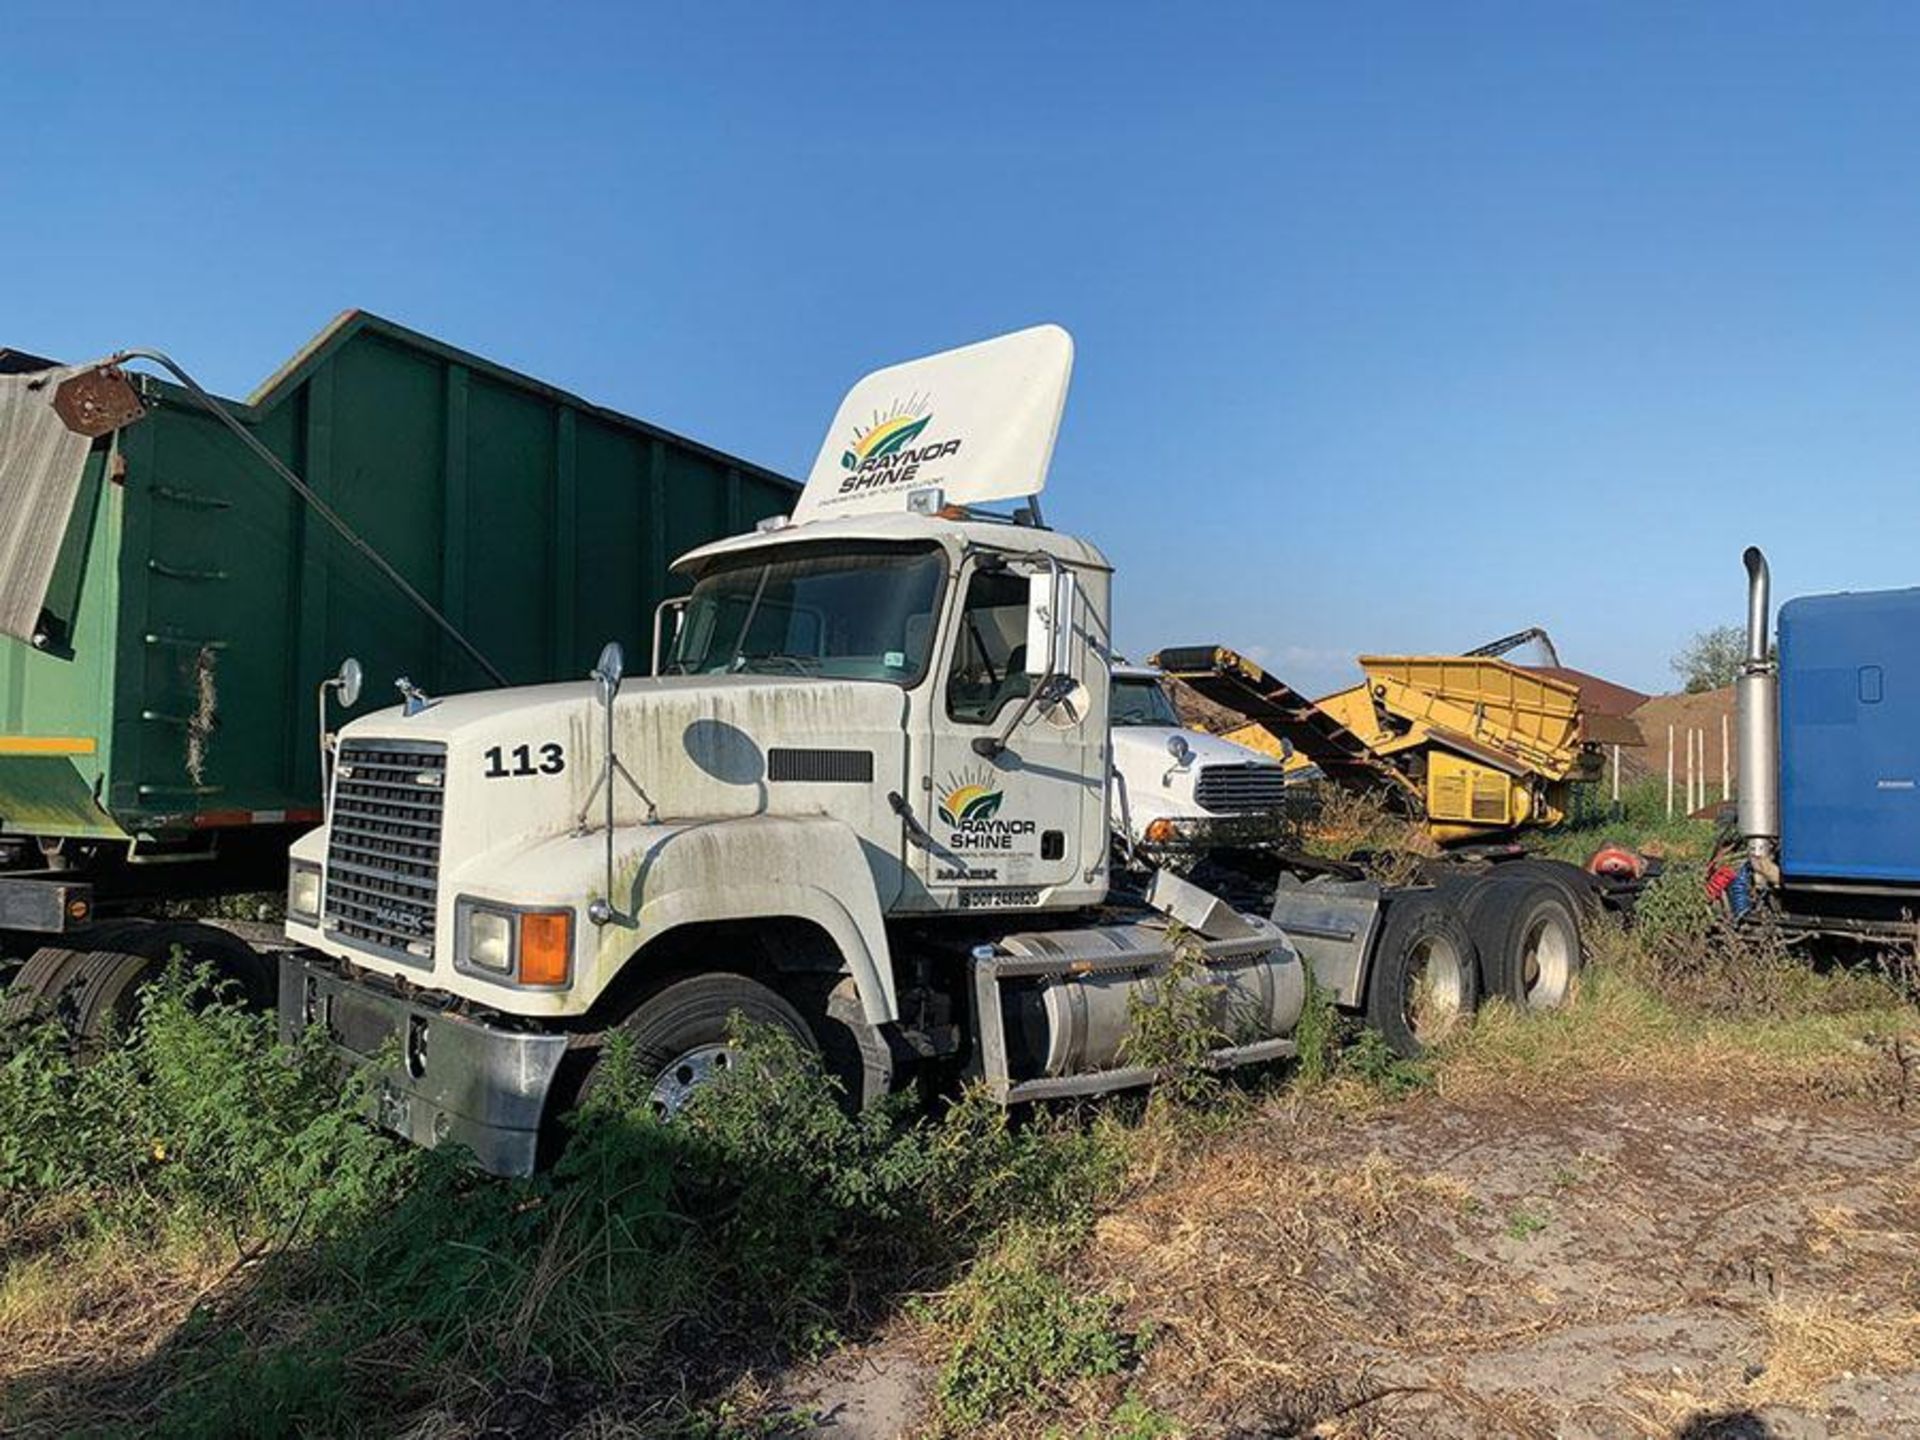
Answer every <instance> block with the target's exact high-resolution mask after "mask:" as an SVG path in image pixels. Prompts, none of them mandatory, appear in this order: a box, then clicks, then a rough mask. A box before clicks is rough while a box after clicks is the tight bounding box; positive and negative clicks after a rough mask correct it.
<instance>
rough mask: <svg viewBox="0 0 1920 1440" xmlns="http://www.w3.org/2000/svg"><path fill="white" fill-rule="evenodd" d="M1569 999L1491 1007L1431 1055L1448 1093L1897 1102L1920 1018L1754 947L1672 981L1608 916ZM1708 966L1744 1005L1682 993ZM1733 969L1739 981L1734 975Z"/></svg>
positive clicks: (1847, 981) (1871, 990)
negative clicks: (1707, 1086) (1787, 1092)
mask: <svg viewBox="0 0 1920 1440" xmlns="http://www.w3.org/2000/svg"><path fill="white" fill-rule="evenodd" d="M1590 944H1591V946H1592V949H1593V952H1594V953H1593V955H1592V956H1591V958H1590V962H1589V968H1588V969H1587V971H1586V972H1585V973H1584V974H1583V976H1582V977H1581V981H1580V984H1579V987H1578V993H1577V994H1576V997H1575V1003H1573V1004H1570V1005H1568V1006H1565V1007H1563V1008H1562V1009H1560V1010H1557V1011H1554V1012H1551V1013H1549V1014H1544V1015H1541V1014H1526V1015H1523V1014H1520V1013H1518V1012H1516V1011H1515V1010H1513V1009H1511V1008H1510V1007H1508V1006H1506V1005H1504V1004H1499V1003H1494V1004H1489V1005H1486V1006H1484V1007H1483V1008H1482V1010H1481V1012H1480V1014H1479V1016H1478V1017H1477V1019H1476V1021H1475V1023H1474V1025H1473V1026H1472V1027H1471V1029H1470V1030H1468V1031H1467V1032H1465V1033H1464V1034H1462V1035H1460V1036H1458V1037H1457V1038H1456V1039H1454V1040H1453V1041H1451V1042H1450V1043H1449V1044H1448V1046H1447V1047H1446V1049H1445V1052H1444V1053H1443V1054H1442V1056H1441V1057H1440V1059H1439V1063H1438V1066H1437V1073H1438V1078H1439V1083H1440V1087H1441V1089H1442V1091H1443V1093H1446V1094H1448V1095H1453V1096H1458V1097H1467V1096H1472V1095H1477V1094H1486V1093H1503V1094H1515V1093H1555V1092H1559V1093H1565V1092H1567V1091H1569V1090H1572V1089H1577V1088H1580V1087H1584V1086H1588V1085H1591V1084H1593V1083H1595V1082H1600V1081H1606V1080H1609V1079H1630V1078H1634V1077H1639V1076H1645V1075H1648V1074H1657V1075H1660V1076H1662V1077H1665V1078H1666V1079H1668V1080H1669V1081H1671V1082H1672V1083H1674V1084H1675V1085H1682V1084H1704V1083H1711V1084H1713V1085H1714V1086H1715V1087H1716V1091H1717V1092H1721V1093H1725V1092H1726V1091H1729V1090H1731V1091H1738V1092H1745V1093H1757V1092H1760V1091H1765V1090H1769V1089H1776V1088H1779V1087H1781V1086H1787V1087H1790V1088H1807V1089H1812V1090H1814V1091H1816V1092H1817V1093H1820V1094H1822V1095H1827V1096H1832V1097H1844V1096H1855V1097H1871V1098H1895V1097H1896V1096H1897V1095H1902V1094H1904V1092H1905V1091H1906V1090H1907V1088H1908V1086H1909V1077H1908V1074H1907V1072H1908V1070H1909V1069H1910V1068H1911V1067H1909V1066H1907V1065H1905V1064H1904V1063H1903V1061H1902V1056H1903V1055H1906V1054H1909V1053H1910V1052H1911V1049H1912V1047H1913V1045H1914V1043H1915V1040H1914V1037H1915V1036H1916V1034H1917V1033H1920V1014H1917V1013H1916V1012H1915V1010H1914V1008H1913V1007H1912V1006H1911V1005H1910V1004H1906V1003H1903V1001H1902V1000H1901V998H1900V997H1899V995H1898V994H1897V993H1896V992H1895V991H1894V990H1893V989H1892V988H1891V987H1889V986H1887V985H1885V984H1884V983H1882V982H1880V981H1878V980H1876V979H1870V978H1863V977H1855V976H1847V975H1841V976H1834V977H1823V976H1820V975H1816V974H1815V973H1813V972H1812V971H1811V970H1810V969H1808V967H1806V966H1805V965H1804V964H1801V963H1799V962H1784V961H1781V960H1780V959H1778V958H1777V957H1776V956H1775V955H1773V954H1770V953H1768V952H1765V951H1763V950H1761V949H1759V948H1757V947H1748V948H1745V949H1742V950H1739V951H1736V952H1734V953H1731V954H1726V955H1721V956H1718V957H1715V958H1712V959H1702V960H1701V961H1699V962H1698V963H1697V964H1696V965H1694V966H1693V967H1691V968H1690V969H1689V971H1688V973H1686V974H1684V975H1681V976H1678V977H1676V976H1675V975H1674V973H1673V971H1672V968H1671V967H1670V966H1666V965H1663V964H1662V963H1661V962H1660V961H1659V960H1658V959H1657V958H1654V957H1650V956H1649V953H1648V948H1647V947H1646V946H1644V945H1642V944H1640V943H1639V942H1638V941H1636V939H1635V937H1634V936H1632V935H1631V934H1629V933H1627V932H1624V931H1622V930H1621V929H1620V928H1619V927H1618V926H1617V925H1613V924H1607V923H1600V924H1596V925H1595V926H1593V927H1592V929H1591V932H1590ZM1709 972H1711V973H1714V974H1719V975H1721V976H1722V977H1724V980H1725V988H1723V989H1722V991H1721V992H1720V993H1722V994H1723V995H1725V994H1727V993H1728V992H1729V991H1731V990H1733V989H1735V988H1736V987H1737V988H1738V989H1739V992H1740V994H1741V995H1742V997H1743V998H1742V999H1741V1001H1740V1002H1739V1003H1733V1002H1731V1001H1728V1002H1726V1003H1723V1004H1721V1005H1718V1006H1716V1007H1714V1008H1713V1009H1711V1010H1708V1009H1704V1008H1703V1007H1700V1006H1697V1005H1694V1004H1691V1003H1689V999H1690V997H1691V995H1692V993H1693V992H1694V990H1695V989H1696V988H1697V987H1698V986H1699V985H1700V984H1702V983H1705V981H1704V979H1703V977H1704V976H1706V975H1707V974H1708V973H1709ZM1736 977H1737V978H1736Z"/></svg>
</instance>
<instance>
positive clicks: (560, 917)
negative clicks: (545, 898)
mask: <svg viewBox="0 0 1920 1440" xmlns="http://www.w3.org/2000/svg"><path fill="white" fill-rule="evenodd" d="M572 966H573V912H572V911H571V910H540V911H534V912H532V913H530V914H526V915H522V916H521V917H520V983H521V984H522V985H564V984H566V983H567V974H568V972H569V971H570V970H571V969H572Z"/></svg>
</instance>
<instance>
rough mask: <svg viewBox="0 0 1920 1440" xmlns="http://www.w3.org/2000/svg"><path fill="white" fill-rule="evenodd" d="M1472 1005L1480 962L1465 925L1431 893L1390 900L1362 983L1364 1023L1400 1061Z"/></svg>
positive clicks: (1443, 1033)
mask: <svg viewBox="0 0 1920 1440" xmlns="http://www.w3.org/2000/svg"><path fill="white" fill-rule="evenodd" d="M1479 1003H1480V965H1479V961H1478V958H1477V957H1476V955H1475V953H1474V948H1473V941H1472V939H1471V938H1470V937H1469V936H1468V934H1467V927H1466V924H1465V922H1464V921H1462V920H1461V918H1460V916H1459V914H1458V913H1457V912H1456V911H1455V910H1454V908H1453V907H1452V906H1451V905H1450V904H1448V903H1447V902H1446V901H1445V900H1443V899H1442V898H1441V897H1440V896H1439V895H1437V894H1411V895H1404V896H1399V897H1396V898H1395V899H1394V900H1393V901H1392V902H1391V903H1390V904H1389V905H1388V907H1387V918H1386V924H1385V926H1384V927H1383V928H1382V930H1381V932H1380V943H1379V946H1378V947H1377V949H1376V950H1375V951H1374V960H1373V971H1372V974H1371V975H1370V976H1369V977H1368V981H1367V1023H1368V1024H1369V1025H1371V1026H1372V1027H1373V1028H1374V1029H1376V1030H1378V1031H1379V1032H1380V1034H1381V1035H1382V1036H1383V1037H1384V1038H1385V1040H1386V1042H1387V1045H1388V1048H1390V1049H1391V1050H1392V1051H1393V1053H1394V1054H1396V1055H1399V1056H1401V1057H1402V1058H1403V1059H1408V1060H1413V1059H1418V1058H1419V1057H1420V1056H1421V1055H1423V1054H1425V1053H1426V1051H1427V1050H1428V1049H1429V1048H1430V1047H1432V1046H1434V1045H1437V1044H1439V1043H1440V1042H1441V1041H1442V1040H1445V1039H1446V1038H1447V1037H1448V1036H1450V1035H1452V1034H1454V1033H1455V1032H1456V1031H1457V1030H1458V1029H1459V1028H1460V1027H1461V1026H1462V1025H1464V1024H1465V1023H1466V1022H1467V1020H1468V1018H1469V1017H1470V1016H1471V1015H1472V1014H1473V1012H1474V1010H1475V1008H1476V1007H1477V1006H1478V1005H1479Z"/></svg>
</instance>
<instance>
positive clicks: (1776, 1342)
mask: <svg viewBox="0 0 1920 1440" xmlns="http://www.w3.org/2000/svg"><path fill="white" fill-rule="evenodd" d="M1844 1303H1845V1302H1844V1300H1843V1299H1841V1297H1836V1296H1830V1295H1828V1296H1819V1297H1816V1298H1810V1299H1806V1300H1798V1301H1777V1302H1775V1303H1774V1304H1771V1305H1769V1306H1767V1308H1766V1310H1765V1311H1764V1312H1763V1314H1762V1319H1763V1321H1764V1323H1765V1326H1766V1351H1765V1359H1764V1361H1763V1363H1764V1364H1765V1366H1766V1368H1765V1369H1764V1370H1763V1371H1762V1372H1761V1373H1760V1375H1759V1376H1758V1377H1756V1379H1755V1380H1754V1383H1753V1386H1752V1392H1753V1393H1754V1394H1756V1395H1757V1396H1759V1397H1762V1398H1764V1399H1767V1400H1781V1401H1787V1402H1791V1403H1798V1404H1806V1403H1808V1402H1811V1401H1815V1400H1818V1399H1819V1398H1820V1397H1821V1395H1822V1394H1823V1393H1824V1392H1825V1391H1826V1390H1827V1388H1828V1387H1829V1386H1831V1385H1832V1384H1833V1383H1834V1382H1835V1381H1836V1380H1841V1379H1846V1378H1851V1377H1852V1376H1855V1375H1890V1374H1896V1373H1899V1372H1902V1371H1909V1370H1913V1369H1916V1368H1920V1316H1916V1315H1913V1314H1911V1313H1906V1314H1891V1315H1889V1314H1869V1313H1863V1312H1861V1311H1859V1310H1854V1309H1847V1308H1842V1307H1843V1305H1844Z"/></svg>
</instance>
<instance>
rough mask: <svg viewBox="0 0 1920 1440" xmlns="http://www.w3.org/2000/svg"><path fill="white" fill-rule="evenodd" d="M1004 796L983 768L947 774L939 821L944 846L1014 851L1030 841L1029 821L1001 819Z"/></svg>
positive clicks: (1031, 830) (1032, 830)
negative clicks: (944, 837) (945, 841)
mask: <svg viewBox="0 0 1920 1440" xmlns="http://www.w3.org/2000/svg"><path fill="white" fill-rule="evenodd" d="M1003 798H1004V797H1003V796H1002V795H1001V792H1000V791H999V790H997V789H995V788H994V784H993V777H992V775H990V774H989V773H988V772H986V771H985V770H968V771H963V772H960V773H958V774H953V775H949V776H948V777H947V783H946V786H945V788H944V789H942V790H941V792H940V803H939V811H940V821H941V823H942V824H944V825H945V826H946V827H947V831H948V834H947V845H948V846H949V848H951V849H954V850H966V851H979V850H997V851H1009V852H1010V851H1014V850H1019V849H1024V848H1026V847H1025V844H1024V843H1023V842H1026V841H1031V840H1032V838H1033V833H1034V825H1033V821H1031V820H1003V819H1001V818H1000V802H1001V800H1002V799H1003Z"/></svg>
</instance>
